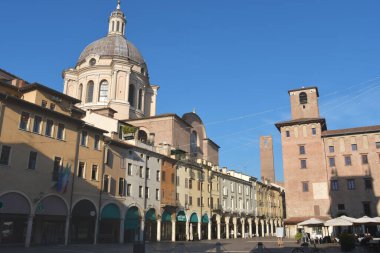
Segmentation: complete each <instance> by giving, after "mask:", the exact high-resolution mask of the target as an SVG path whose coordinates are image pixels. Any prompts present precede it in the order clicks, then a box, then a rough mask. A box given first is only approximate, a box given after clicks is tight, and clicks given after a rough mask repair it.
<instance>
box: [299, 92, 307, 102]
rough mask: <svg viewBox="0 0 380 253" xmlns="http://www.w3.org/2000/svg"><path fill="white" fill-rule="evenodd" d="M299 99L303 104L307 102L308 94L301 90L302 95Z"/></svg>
mask: <svg viewBox="0 0 380 253" xmlns="http://www.w3.org/2000/svg"><path fill="white" fill-rule="evenodd" d="M299 99H300V104H301V105H303V104H307V95H306V93H305V92H301V93H300V95H299Z"/></svg>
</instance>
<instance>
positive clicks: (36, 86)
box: [20, 83, 81, 104]
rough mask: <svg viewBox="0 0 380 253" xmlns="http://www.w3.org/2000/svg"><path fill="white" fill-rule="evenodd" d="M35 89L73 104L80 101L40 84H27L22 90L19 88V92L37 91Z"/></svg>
mask: <svg viewBox="0 0 380 253" xmlns="http://www.w3.org/2000/svg"><path fill="white" fill-rule="evenodd" d="M37 89H40V90H44V91H46V92H48V93H51V94H54V95H55V96H58V97H62V98H65V99H67V100H69V101H72V102H73V103H75V104H76V103H80V102H81V101H80V100H79V99H76V98H73V97H71V96H68V95H66V94H63V93H61V92H59V91H57V90H54V89H52V88H49V87H47V86H45V85H43V84H40V83H32V84H29V85H26V86H24V87H22V88H20V91H21V92H28V91H32V90H37Z"/></svg>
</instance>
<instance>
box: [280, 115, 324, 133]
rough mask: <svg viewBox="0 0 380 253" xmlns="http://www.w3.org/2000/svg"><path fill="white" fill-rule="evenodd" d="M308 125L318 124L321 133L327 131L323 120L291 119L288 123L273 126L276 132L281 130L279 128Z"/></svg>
mask: <svg viewBox="0 0 380 253" xmlns="http://www.w3.org/2000/svg"><path fill="white" fill-rule="evenodd" d="M310 123H320V124H321V125H322V131H324V130H327V125H326V120H325V118H304V119H292V120H288V121H281V122H278V123H276V124H274V125H275V126H276V127H277V129H278V131H280V130H281V127H284V126H292V125H296V124H310Z"/></svg>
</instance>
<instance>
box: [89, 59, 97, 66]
mask: <svg viewBox="0 0 380 253" xmlns="http://www.w3.org/2000/svg"><path fill="white" fill-rule="evenodd" d="M89 63H90V66H94V65H95V64H96V59H95V58H91V59H90V62H89Z"/></svg>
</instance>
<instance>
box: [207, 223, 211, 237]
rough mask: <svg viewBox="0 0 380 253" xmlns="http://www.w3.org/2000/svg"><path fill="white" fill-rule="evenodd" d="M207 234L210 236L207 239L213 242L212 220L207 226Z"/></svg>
mask: <svg viewBox="0 0 380 253" xmlns="http://www.w3.org/2000/svg"><path fill="white" fill-rule="evenodd" d="M207 234H208V236H207V239H208V240H211V220H210V221H209V223H208V224H207Z"/></svg>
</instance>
